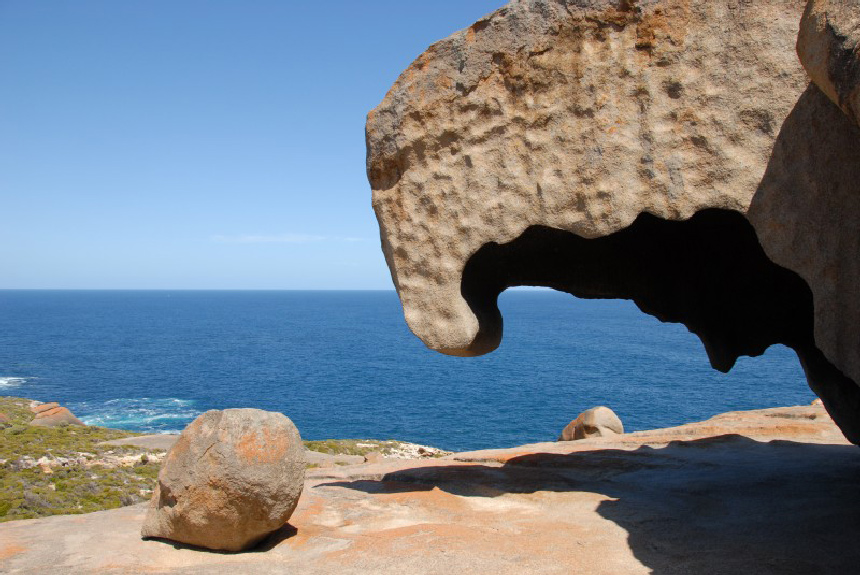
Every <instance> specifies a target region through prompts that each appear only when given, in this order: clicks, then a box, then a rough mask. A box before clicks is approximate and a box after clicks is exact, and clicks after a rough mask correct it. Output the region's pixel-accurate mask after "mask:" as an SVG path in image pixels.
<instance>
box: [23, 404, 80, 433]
mask: <svg viewBox="0 0 860 575" xmlns="http://www.w3.org/2000/svg"><path fill="white" fill-rule="evenodd" d="M30 411H32V412H33V414H34V417H33V421H31V422H30V425H37V426H43V427H60V426H62V425H86V424H85V423H84V422H83V421H81V420H80V419H78V418H77V417H75V414H74V413H72V412H71V411H69V408H67V407H63V406H61V405H60V404H59V403H57V402H56V401H51V402H48V403H42V402H40V401H33V402H32V403H31V405H30Z"/></svg>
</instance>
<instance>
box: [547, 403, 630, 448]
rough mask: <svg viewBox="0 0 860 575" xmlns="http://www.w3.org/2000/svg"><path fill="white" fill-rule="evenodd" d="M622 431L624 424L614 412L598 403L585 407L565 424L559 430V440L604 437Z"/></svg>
mask: <svg viewBox="0 0 860 575" xmlns="http://www.w3.org/2000/svg"><path fill="white" fill-rule="evenodd" d="M622 433H624V425H623V424H622V423H621V419H620V418H619V417H618V416H617V415H615V412H614V411H612V410H611V409H609V408H608V407H605V406H602V405H599V406H597V407H592V408H591V409H586V410H585V411H583V412H582V413H580V414H579V416H578V417H577V418H576V419H574V420H573V421H571V422H570V423H568V424H567V427H565V428H564V429H563V430H562V432H561V437H559V438H558V440H559V441H573V440H575V439H586V438H588V437H604V436H607V435H616V434H622Z"/></svg>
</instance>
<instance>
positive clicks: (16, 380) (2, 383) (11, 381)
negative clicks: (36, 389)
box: [0, 376, 36, 389]
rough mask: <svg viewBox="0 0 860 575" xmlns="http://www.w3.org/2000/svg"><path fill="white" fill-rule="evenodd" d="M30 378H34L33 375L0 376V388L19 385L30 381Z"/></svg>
mask: <svg viewBox="0 0 860 575" xmlns="http://www.w3.org/2000/svg"><path fill="white" fill-rule="evenodd" d="M31 379H36V378H35V377H10V376H4V377H0V389H8V388H12V387H19V386H21V385H22V384H24V383H26V382H28V381H30V380H31Z"/></svg>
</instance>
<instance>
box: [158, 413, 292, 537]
mask: <svg viewBox="0 0 860 575" xmlns="http://www.w3.org/2000/svg"><path fill="white" fill-rule="evenodd" d="M304 474H305V458H304V445H303V444H302V440H301V437H300V436H299V432H298V430H297V429H296V426H295V425H293V423H292V421H290V420H289V418H287V417H286V416H285V415H283V414H281V413H274V412H268V411H261V410H259V409H225V410H224V411H217V410H212V411H207V412H206V413H203V414H202V415H200V416H199V417H198V418H197V419H195V420H194V421H193V422H192V423H191V424H190V425H188V427H186V428H185V429H184V430H183V431H182V434H181V435H180V436H179V439H178V440H177V441H176V443H175V444H174V445H173V447H172V448H171V449H170V451H169V452H168V454H167V456H166V458H165V460H164V463H163V464H162V468H161V471H160V473H159V474H158V484H157V486H156V489H155V492H154V493H153V496H152V500H151V501H150V506H149V511H148V512H147V515H146V520H145V522H144V525H143V529H142V530H141V535H142V536H143V537H158V538H164V539H171V540H173V541H178V542H181V543H187V544H190V545H197V546H200V547H206V548H209V549H215V550H224V551H241V550H244V549H248V548H250V547H253V546H254V545H255V544H257V543H259V541H260V540H261V539H263V538H265V537H266V536H268V535H269V534H270V533H272V532H273V531H275V530H277V529H280V528H281V527H283V526H284V524H285V523H286V521H287V520H288V519H289V518H290V515H292V513H293V510H294V509H295V508H296V505H297V504H298V500H299V496H300V495H301V493H302V487H303V485H304Z"/></svg>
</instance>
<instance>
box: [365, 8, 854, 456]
mask: <svg viewBox="0 0 860 575" xmlns="http://www.w3.org/2000/svg"><path fill="white" fill-rule="evenodd" d="M803 8H804V6H803V3H802V2H786V1H785V0H771V1H768V0H761V1H760V0H757V1H756V2H738V1H737V0H728V1H716V2H715V1H709V0H667V1H662V2H661V1H640V2H635V1H630V0H622V1H615V2H610V1H607V0H594V1H586V0H582V1H578V2H572V1H567V2H565V1H563V0H520V1H517V0H515V1H513V2H511V3H509V4H508V5H507V6H505V7H504V8H502V9H500V10H498V11H496V12H494V13H493V14H491V15H489V16H487V17H485V18H484V19H482V20H480V21H479V22H477V23H476V24H474V25H472V26H471V27H470V28H468V29H466V30H463V31H461V32H458V33H456V34H454V35H453V36H451V37H449V38H447V39H445V40H442V41H440V42H438V43H436V44H434V45H433V46H431V47H430V48H429V49H428V50H427V51H426V52H425V53H424V54H422V55H421V56H419V58H418V59H417V60H416V61H415V62H414V63H413V64H412V65H411V66H410V67H409V68H408V69H407V70H406V71H405V72H404V73H403V74H402V75H401V76H400V78H399V79H398V80H397V82H396V83H395V85H394V87H393V88H392V89H391V91H390V92H389V93H388V94H387V95H386V97H385V99H384V100H383V102H382V103H381V104H380V106H379V107H378V108H376V109H375V110H373V111H372V112H371V113H370V114H369V116H368V122H367V145H368V165H367V170H368V177H369V180H370V183H371V187H372V188H373V205H374V209H375V210H376V214H377V218H378V220H379V224H380V229H381V235H382V246H383V251H384V252H385V256H386V260H387V262H388V265H389V267H390V269H391V273H392V278H393V280H394V283H395V286H396V288H397V290H398V293H399V295H400V298H401V302H402V303H403V308H404V313H405V316H406V320H407V323H408V324H409V327H410V328H411V329H412V331H413V332H414V333H415V334H416V335H417V336H418V337H420V338H421V339H422V340H423V341H424V342H425V343H426V344H427V345H428V346H429V347H430V348H432V349H436V350H439V351H442V352H444V353H450V354H456V355H477V354H481V353H486V352H488V351H491V350H492V349H494V348H495V347H496V346H497V345H498V343H499V341H500V339H501V333H502V321H501V316H500V314H499V312H498V308H497V306H496V296H497V295H498V293H500V292H501V291H502V290H504V289H505V288H507V287H510V286H513V285H521V284H531V285H548V286H551V287H554V288H556V289H560V290H563V291H568V292H570V293H573V294H575V295H578V296H582V297H624V298H630V299H633V300H634V301H636V303H637V304H638V305H639V306H640V308H642V309H643V310H645V311H647V312H648V313H652V314H654V315H656V316H657V317H659V318H660V319H663V320H665V321H678V322H682V323H684V324H685V325H687V326H688V327H689V328H690V329H691V331H693V332H695V333H697V335H699V336H700V337H701V338H702V340H703V341H704V342H705V346H706V348H707V350H708V353H709V356H710V358H711V362H712V364H713V365H714V366H715V367H717V368H718V369H728V368H730V367H731V366H732V365H733V364H734V361H735V359H736V358H737V357H738V356H739V355H743V354H747V355H756V354H759V353H762V352H763V351H764V349H766V348H767V346H768V345H771V344H772V343H777V342H779V343H785V344H786V345H789V346H791V347H793V348H794V349H795V350H797V351H798V354H799V356H800V357H801V361H802V362H803V364H804V367H805V368H806V370H807V375H808V378H809V380H810V384H811V385H812V387H813V389H815V390H816V391H817V392H818V393H819V394H820V395H822V398H823V399H824V400H825V403H826V405H827V406H828V409H830V411H831V413H832V414H833V415H834V417H835V418H836V420H837V422H838V423H839V424H840V426H841V427H842V429H843V430H844V431H845V432H846V434H847V435H848V436H849V438H851V439H852V440H854V441H855V442H856V441H860V416H858V415H857V414H858V407H860V390H858V387H857V386H856V385H855V384H854V383H853V381H851V380H852V379H853V380H854V381H860V353H858V345H857V344H858V343H860V333H858V328H857V326H858V320H860V307H858V306H860V303H858V302H860V298H858V297H857V295H858V288H857V286H858V285H860V267H858V266H860V258H858V257H857V256H858V255H860V244H858V242H860V234H857V233H856V222H857V221H860V218H858V216H860V205H858V199H857V198H858V197H860V193H858V190H857V188H858V186H860V135H858V130H857V128H856V127H855V126H853V125H852V124H851V123H850V121H849V120H848V118H847V117H846V116H845V115H844V114H842V113H841V112H840V111H839V109H838V108H837V107H836V106H835V105H834V104H833V103H831V102H830V101H829V100H828V99H827V98H826V97H825V96H824V95H823V94H822V93H821V92H820V91H819V90H818V89H817V88H815V87H814V86H808V78H807V75H806V73H805V72H804V70H803V68H802V67H801V65H800V63H799V62H798V59H797V55H796V54H795V49H794V48H795V42H796V39H797V33H798V23H799V21H800V17H801V14H802V13H803Z"/></svg>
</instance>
